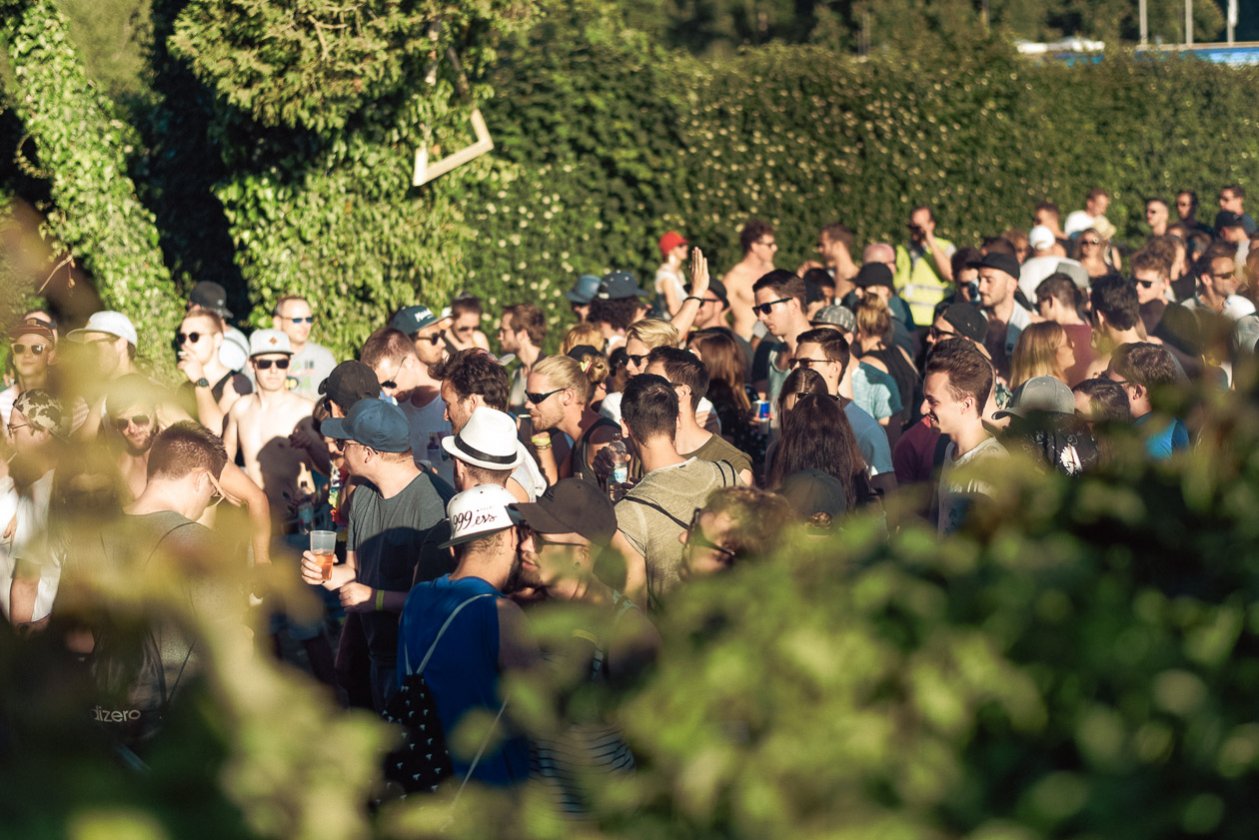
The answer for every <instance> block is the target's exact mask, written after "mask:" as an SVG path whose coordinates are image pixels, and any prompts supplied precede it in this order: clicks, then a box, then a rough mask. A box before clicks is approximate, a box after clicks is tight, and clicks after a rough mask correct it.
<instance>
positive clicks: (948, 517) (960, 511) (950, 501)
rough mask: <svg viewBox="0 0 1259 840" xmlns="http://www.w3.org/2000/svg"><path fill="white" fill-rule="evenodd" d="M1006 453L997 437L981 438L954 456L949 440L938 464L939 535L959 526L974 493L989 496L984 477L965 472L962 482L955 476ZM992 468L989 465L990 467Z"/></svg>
mask: <svg viewBox="0 0 1259 840" xmlns="http://www.w3.org/2000/svg"><path fill="white" fill-rule="evenodd" d="M1009 454H1010V453H1009V452H1007V451H1006V448H1005V447H1004V446H1002V445H1001V444H1000V443H999V442H998V441H997V439H996V438H992V437H990V438H984V441H983V443H981V444H979V445H978V446H976V447H975V448H974V449H972V450H971V451H970V452H967V453H966V454H965V455H962V456H961V457H957V444H956V443H950V444H949V447H948V449H946V450H945V452H944V464H943V465H942V466H941V467H940V495H939V500H940V518H939V522H938V524H939V530H940V533H941V534H951V533H953V532H954V531H956V530H957V529H958V528H960V527H961V526H962V522H963V521H964V520H965V519H966V515H967V513H968V512H969V511H970V508H971V505H972V504H973V503H974V501H975V497H976V496H992V494H993V486H992V485H991V484H989V483H988V482H987V481H985V480H984V478H983V476H977V475H973V474H972V475H968V476H967V477H966V480H965V481H962V480H960V479H959V477H958V476H957V475H956V473H957V471H958V470H961V469H963V468H964V467H974V465H976V464H979V463H981V462H983V461H986V460H989V459H1004V458H1007V457H1009ZM989 468H990V469H991V466H989Z"/></svg>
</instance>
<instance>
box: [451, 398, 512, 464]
mask: <svg viewBox="0 0 1259 840" xmlns="http://www.w3.org/2000/svg"><path fill="white" fill-rule="evenodd" d="M442 449H445V450H446V452H447V453H448V454H449V455H450V457H452V458H457V459H459V460H460V461H463V462H464V463H465V464H471V465H472V466H474V467H482V468H484V469H487V470H510V469H515V468H516V467H518V466H519V465H520V442H519V441H518V440H516V421H515V420H513V419H511V415H509V414H507V413H505V412H502V411H499V410H497V409H494V408H489V407H488V406H484V405H483V406H479V407H478V408H477V409H476V410H475V411H473V412H472V416H471V417H469V418H468V422H467V423H466V424H464V427H463V428H462V429H460V430H459V434H457V435H452V436H449V437H444V438H442Z"/></svg>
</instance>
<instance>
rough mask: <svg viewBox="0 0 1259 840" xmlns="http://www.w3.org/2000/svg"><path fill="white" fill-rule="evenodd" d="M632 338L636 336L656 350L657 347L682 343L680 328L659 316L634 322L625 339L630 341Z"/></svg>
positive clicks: (648, 346)
mask: <svg viewBox="0 0 1259 840" xmlns="http://www.w3.org/2000/svg"><path fill="white" fill-rule="evenodd" d="M631 338H636V339H638V340H639V341H641V342H642V343H643V344H646V345H647V349H648V350H655V349H656V348H657V347H678V346H680V345H681V343H682V336H681V335H679V334H678V328H677V327H675V326H673V324H670V323H669V322H668V321H661V320H660V319H658V318H645V319H643V320H642V321H637V322H635V323H634V324H632V325H631V326H630V328H629V329H628V330H626V331H625V340H626V341H628V340H629V339H631Z"/></svg>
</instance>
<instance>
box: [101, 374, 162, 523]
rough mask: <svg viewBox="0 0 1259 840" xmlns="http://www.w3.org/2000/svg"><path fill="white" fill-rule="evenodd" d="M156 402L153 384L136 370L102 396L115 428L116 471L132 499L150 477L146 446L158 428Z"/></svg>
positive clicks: (151, 443)
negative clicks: (104, 396)
mask: <svg viewBox="0 0 1259 840" xmlns="http://www.w3.org/2000/svg"><path fill="white" fill-rule="evenodd" d="M155 404H156V399H155V398H154V393H153V388H152V386H151V385H150V384H149V381H148V380H147V379H145V378H144V377H143V376H141V375H140V374H138V373H132V374H127V375H126V376H124V377H123V378H122V379H119V380H118V382H116V383H115V384H114V386H113V387H112V388H111V389H110V392H109V396H108V397H106V398H105V411H106V412H107V414H108V417H109V425H111V426H113V427H114V430H115V431H117V432H118V437H117V438H116V440H117V443H118V446H117V448H118V450H119V451H118V471H119V473H121V475H122V480H123V483H124V484H125V485H126V487H127V490H128V495H129V496H130V497H131V498H133V499H138V498H140V494H141V493H143V492H144V487H145V485H146V484H148V481H149V478H148V473H149V449H150V447H152V446H153V438H154V437H156V436H157V432H158V425H157V417H156V416H155V415H156V412H155V408H154V407H155Z"/></svg>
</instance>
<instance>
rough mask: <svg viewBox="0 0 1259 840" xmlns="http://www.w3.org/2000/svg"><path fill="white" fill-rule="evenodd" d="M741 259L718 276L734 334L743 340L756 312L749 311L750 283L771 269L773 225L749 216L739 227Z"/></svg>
mask: <svg viewBox="0 0 1259 840" xmlns="http://www.w3.org/2000/svg"><path fill="white" fill-rule="evenodd" d="M739 244H740V245H741V246H742V247H743V259H742V260H740V261H739V264H738V265H736V266H735V267H734V268H732V269H730V271H728V272H726V276H725V277H723V278H721V282H722V285H724V286H725V287H726V293H727V294H728V295H729V296H730V312H731V314H732V315H733V316H734V334H735V335H737V336H739V337H740V338H742V339H743V340H744V341H750V340H751V339H752V328H753V327H754V326H755V325H756V314H755V313H753V312H752V301H753V295H752V284H753V283H755V282H756V281H757V280H759V279H760V278H761V277H764V276H765V275H766V274H768V273H769V272H771V271H773V270H774V252H775V251H777V250H778V243H777V242H775V241H774V228H773V227H772V226H770V224H769V223H768V222H762V221H761V220H760V219H750V220H749V221H748V223H747V224H746V225H744V226H743V230H741V231H739Z"/></svg>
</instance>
